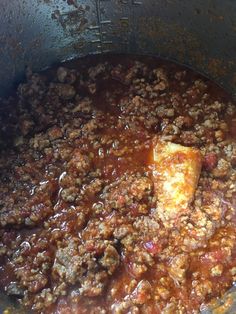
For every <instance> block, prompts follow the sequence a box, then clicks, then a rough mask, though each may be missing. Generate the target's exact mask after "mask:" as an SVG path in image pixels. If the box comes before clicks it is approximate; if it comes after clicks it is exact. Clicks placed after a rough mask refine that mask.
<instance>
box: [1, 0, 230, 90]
mask: <svg viewBox="0 0 236 314" xmlns="http://www.w3.org/2000/svg"><path fill="white" fill-rule="evenodd" d="M1 8H2V9H1V11H0V24H1V29H0V47H1V49H0V93H1V94H2V95H3V94H4V93H7V92H9V90H10V88H11V87H12V86H13V84H15V83H17V82H19V80H21V79H22V78H23V74H24V71H25V67H26V66H31V67H32V68H33V70H34V71H38V70H41V69H43V68H45V67H48V66H50V65H51V64H53V63H55V62H60V61H63V60H67V59H71V58H75V57H80V56H84V55H87V54H95V53H104V52H115V53H117V52H122V53H135V54H152V55H159V56H162V57H165V58H169V59H173V60H176V61H177V62H179V63H184V64H186V65H188V66H190V67H193V68H194V69H195V70H197V71H199V72H202V73H204V74H205V75H207V76H209V77H211V78H213V79H214V80H216V81H217V82H218V83H219V84H221V85H223V86H224V87H225V88H227V89H228V90H229V91H230V92H231V93H232V94H234V95H235V94H236V87H235V86H236V84H235V82H236V55H235V48H236V47H235V46H236V32H235V31H236V3H235V2H234V1H231V0H225V1H220V0H215V1H211V0H204V1H203V0H194V1H189V0H145V1H144V0H86V1H84V0H81V1H80V0H67V1H65V0H36V1H31V0H25V1H20V0H11V1H8V0H2V1H1Z"/></svg>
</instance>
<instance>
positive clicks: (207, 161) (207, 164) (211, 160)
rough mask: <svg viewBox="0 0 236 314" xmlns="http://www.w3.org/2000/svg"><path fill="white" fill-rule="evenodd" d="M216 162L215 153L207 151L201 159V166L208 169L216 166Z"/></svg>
mask: <svg viewBox="0 0 236 314" xmlns="http://www.w3.org/2000/svg"><path fill="white" fill-rule="evenodd" d="M217 163H218V157H217V155H216V153H208V154H206V156H205V157H204V159H203V167H204V168H205V169H206V170H208V171H211V170H213V169H214V168H215V167H216V166H217Z"/></svg>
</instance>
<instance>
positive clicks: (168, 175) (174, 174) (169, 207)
mask: <svg viewBox="0 0 236 314" xmlns="http://www.w3.org/2000/svg"><path fill="white" fill-rule="evenodd" d="M152 158H153V162H154V165H155V167H154V171H153V179H154V189H155V193H156V196H157V199H158V205H157V206H158V216H159V217H160V219H161V220H162V221H163V222H164V224H165V223H166V225H169V222H170V220H176V219H177V218H178V217H179V216H180V215H182V214H184V213H186V212H187V211H188V208H189V205H190V204H191V202H192V200H193V198H194V193H195V190H196V187H197V184H198V179H199V176H200V171H201V164H202V158H201V153H200V151H199V150H197V149H195V148H190V147H184V146H181V145H178V144H174V143H170V142H163V141H159V142H158V143H157V144H156V145H155V147H154V149H153V156H152Z"/></svg>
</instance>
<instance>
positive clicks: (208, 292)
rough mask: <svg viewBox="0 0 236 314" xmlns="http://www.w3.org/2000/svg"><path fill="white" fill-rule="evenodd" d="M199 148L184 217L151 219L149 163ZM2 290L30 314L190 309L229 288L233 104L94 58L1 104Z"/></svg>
mask: <svg viewBox="0 0 236 314" xmlns="http://www.w3.org/2000/svg"><path fill="white" fill-rule="evenodd" d="M160 138H161V140H162V141H167V142H172V143H176V144H180V145H183V146H187V147H193V148H197V149H198V150H199V151H200V152H201V154H202V156H203V166H202V169H201V173H200V179H199V181H198V185H197V188H196V191H195V195H194V200H193V202H192V204H191V205H190V206H191V208H190V210H188V211H186V212H184V213H183V214H182V215H181V217H179V221H178V224H170V225H168V221H167V222H165V224H163V222H162V221H161V219H160V218H159V216H160V215H159V214H160V213H159V214H158V211H159V210H161V208H158V206H157V204H158V203H157V201H158V193H155V191H154V182H153V175H152V172H153V165H152V163H151V162H150V154H151V152H152V150H153V143H154V142H155V141H157V140H158V139H160ZM0 145H1V153H0V289H1V290H2V291H3V292H4V293H5V294H8V295H11V296H14V297H16V298H18V299H19V301H20V302H21V303H22V304H23V305H25V306H26V307H27V308H28V309H32V310H33V311H35V312H36V313H45V314H49V313H57V314H65V313H66V314H69V313H81V314H82V313H93V314H95V313H97V314H98V313H99V314H105V313H113V314H123V313H132V314H136V313H145V314H154V313H156V314H158V313H165V314H167V313H177V314H178V313H199V311H200V310H201V309H202V308H203V307H204V306H206V305H207V304H208V303H209V302H211V301H212V300H214V299H215V298H216V297H220V296H222V295H223V294H224V293H225V291H226V290H227V289H228V288H230V287H231V286H232V284H233V283H234V281H236V212H235V211H236V106H235V104H234V103H233V101H232V100H231V99H230V97H229V96H228V95H227V94H226V93H225V92H224V91H223V90H222V89H221V88H220V87H219V86H216V85H215V84H213V83H212V82H210V81H209V80H207V79H206V78H203V77H202V76H200V75H199V74H196V73H194V72H192V71H191V70H189V69H186V68H184V67H181V66H179V65H174V64H172V63H169V62H165V61H160V60H158V59H155V58H150V57H134V56H130V57H125V56H106V57H89V58H87V59H81V60H79V61H76V62H75V61H74V62H70V63H67V64H64V65H60V66H58V67H54V68H53V69H50V70H48V71H47V72H45V73H40V74H34V73H32V72H31V71H30V70H27V73H26V82H25V83H23V84H20V85H19V86H18V88H17V92H16V93H15V94H14V95H12V96H11V97H9V99H7V100H1V104H0Z"/></svg>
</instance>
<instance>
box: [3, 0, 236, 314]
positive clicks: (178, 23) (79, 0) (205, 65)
mask: <svg viewBox="0 0 236 314" xmlns="http://www.w3.org/2000/svg"><path fill="white" fill-rule="evenodd" d="M0 5H1V6H0V7H1V10H0V25H1V27H0V95H6V94H7V93H8V92H9V91H10V90H11V88H12V87H13V86H14V84H16V83H17V82H19V81H20V80H21V79H22V78H23V75H24V71H25V67H26V66H28V65H29V66H31V67H32V69H33V70H34V71H38V70H42V69H44V68H46V67H49V66H50V65H52V64H53V63H57V62H60V61H64V60H68V59H71V58H75V57H81V56H84V55H87V54H97V53H106V52H111V53H118V52H119V53H134V54H151V55H158V56H162V57H165V58H168V59H172V60H176V61H177V62H179V63H184V64H186V65H188V66H190V67H193V68H194V69H195V70H197V71H199V72H201V73H203V74H205V75H207V76H209V77H210V78H212V79H214V80H215V81H216V82H218V83H219V84H220V85H222V86H223V87H225V88H226V89H228V90H229V91H230V92H231V93H232V94H233V95H234V96H236V53H235V51H236V1H233V0H224V1H222V0H67V1H66V0H11V1H9V0H0ZM1 303H2V307H3V299H2V298H1V299H0V312H1ZM4 306H5V305H4ZM17 311H18V310H17ZM17 313H18V312H17ZM232 313H235V312H232Z"/></svg>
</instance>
